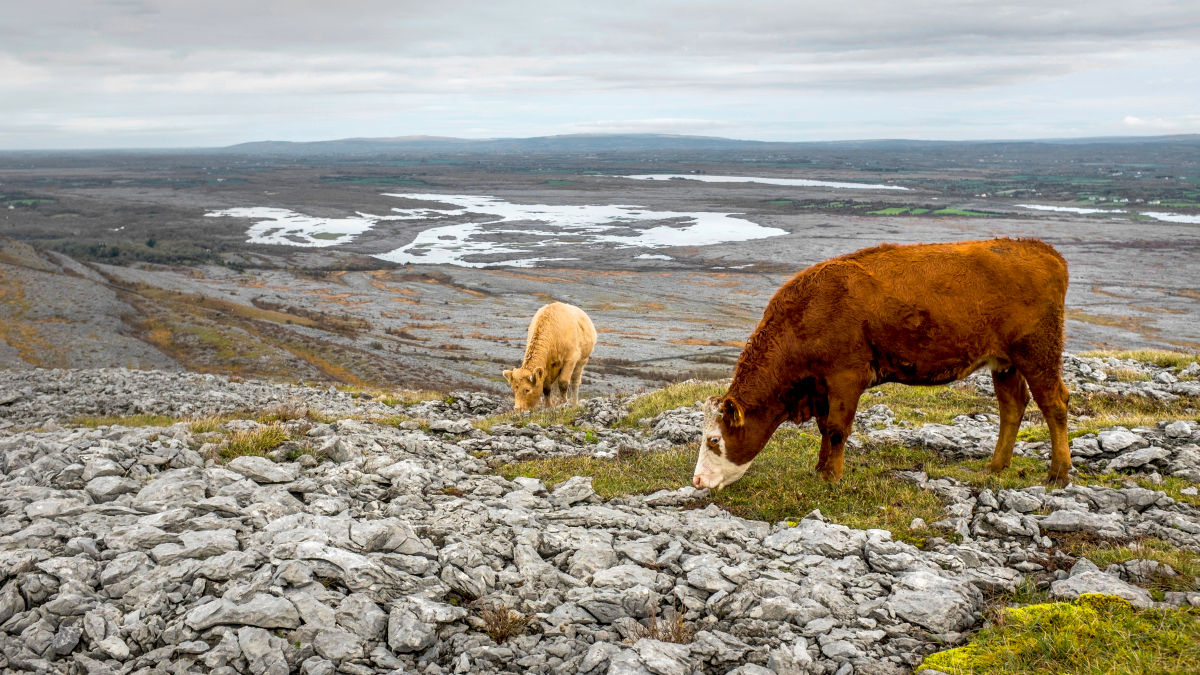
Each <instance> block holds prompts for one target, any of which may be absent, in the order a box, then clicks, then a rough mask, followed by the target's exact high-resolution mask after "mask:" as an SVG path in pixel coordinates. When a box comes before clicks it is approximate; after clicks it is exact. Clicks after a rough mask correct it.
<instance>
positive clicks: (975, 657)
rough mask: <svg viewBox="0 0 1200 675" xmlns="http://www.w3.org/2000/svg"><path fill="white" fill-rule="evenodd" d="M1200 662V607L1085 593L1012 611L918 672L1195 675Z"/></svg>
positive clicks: (931, 658) (933, 656)
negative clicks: (1145, 605)
mask: <svg viewBox="0 0 1200 675" xmlns="http://www.w3.org/2000/svg"><path fill="white" fill-rule="evenodd" d="M1197 663H1200V610H1198V609H1196V608H1183V609H1153V608H1152V609H1137V608H1135V607H1133V606H1132V605H1130V604H1129V603H1128V602H1126V601H1125V600H1122V599H1121V598H1118V597H1116V596H1113V595H1100V594H1085V595H1081V596H1080V597H1079V599H1078V600H1076V601H1075V602H1071V603H1066V602H1055V603H1046V604H1039V605H1029V606H1027V607H1012V608H1009V609H1006V610H1005V611H1004V614H1003V618H1002V619H1001V621H1000V622H999V623H998V624H997V625H995V626H992V627H990V628H987V629H985V630H983V631H981V632H980V633H979V634H978V635H976V636H975V639H974V640H972V641H971V642H970V643H969V644H967V645H964V646H962V647H958V648H955V649H949V650H946V651H943V652H938V653H936V654H931V655H929V656H928V657H926V658H925V660H924V661H923V662H922V663H921V665H920V666H918V667H917V671H918V672H920V671H922V670H937V671H942V672H945V673H950V674H951V675H960V674H964V675H965V674H967V673H971V674H976V673H977V674H980V675H982V674H984V673H1030V674H1032V673H1192V672H1195V667H1196V664H1197Z"/></svg>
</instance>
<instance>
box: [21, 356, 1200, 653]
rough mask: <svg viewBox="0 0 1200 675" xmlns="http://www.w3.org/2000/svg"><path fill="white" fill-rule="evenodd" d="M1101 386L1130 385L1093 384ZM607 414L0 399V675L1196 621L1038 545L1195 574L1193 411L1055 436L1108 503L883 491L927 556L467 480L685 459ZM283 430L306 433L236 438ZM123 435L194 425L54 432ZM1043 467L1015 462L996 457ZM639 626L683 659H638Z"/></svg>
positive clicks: (721, 648)
mask: <svg viewBox="0 0 1200 675" xmlns="http://www.w3.org/2000/svg"><path fill="white" fill-rule="evenodd" d="M1065 362H1066V365H1067V372H1068V380H1069V386H1070V387H1071V388H1072V389H1073V390H1074V391H1092V390H1099V391H1102V392H1104V393H1108V394H1111V395H1113V396H1123V397H1128V398H1129V400H1133V399H1134V398H1135V397H1146V398H1148V399H1154V400H1168V399H1170V398H1171V397H1179V396H1195V395H1197V394H1198V393H1200V382H1197V381H1196V380H1195V379H1194V378H1195V376H1196V375H1197V374H1200V372H1198V371H1200V366H1197V365H1195V364H1193V366H1191V367H1190V369H1187V370H1184V371H1183V372H1177V371H1176V370H1175V369H1170V368H1158V367H1155V366H1151V365H1148V364H1141V363H1137V362H1131V361H1123V362H1118V361H1115V360H1101V359H1079V358H1076V357H1073V356H1067V357H1066V358H1065ZM1116 370H1120V371H1121V372H1123V373H1126V374H1128V373H1129V372H1131V371H1133V372H1135V373H1137V374H1138V376H1139V377H1138V378H1137V379H1134V380H1133V381H1121V382H1113V381H1112V380H1111V378H1110V377H1108V375H1107V374H1106V371H1107V372H1112V371H1116ZM972 382H974V383H975V384H976V386H978V387H980V388H981V389H984V390H986V389H987V387H988V386H989V384H990V382H989V380H988V379H987V378H983V377H979V376H975V377H974V378H973V379H972ZM629 403H630V399H629V398H595V399H590V400H587V401H585V403H584V409H585V410H584V413H583V414H582V415H581V416H580V417H579V418H578V419H577V420H576V422H575V426H574V427H563V426H548V427H541V426H538V425H536V424H528V425H525V426H521V425H519V424H514V423H503V422H498V423H494V424H480V421H481V420H483V419H484V418H486V417H488V416H491V415H495V414H496V413H498V412H501V411H503V410H504V409H506V408H507V407H508V405H507V402H506V401H504V400H502V399H500V398H497V397H493V396H488V395H484V394H469V393H455V394H451V395H450V396H448V397H447V398H445V399H443V400H436V401H425V402H419V403H414V404H411V405H407V406H403V407H401V408H399V409H398V408H397V407H396V406H393V405H389V404H388V403H387V402H385V401H382V400H379V399H372V398H369V397H364V396H362V395H354V394H351V393H346V392H342V391H338V390H336V389H332V388H329V389H322V388H309V387H300V386H289V385H278V384H269V383H263V382H254V381H230V380H229V379H227V378H224V377H218V376H212V375H196V374H181V373H165V372H156V371H130V370H122V369H104V370H31V371H0V473H2V481H3V488H2V491H0V652H2V653H3V656H0V668H3V669H4V670H5V671H6V672H68V673H85V672H86V673H109V672H112V673H150V672H177V673H185V672H214V673H235V672H237V673H243V672H244V673H255V674H256V675H257V674H260V673H288V672H300V673H307V674H317V673H322V674H323V673H334V672H339V673H376V672H427V673H451V672H454V673H468V672H469V673H475V672H538V673H549V672H554V673H558V672H580V673H659V674H664V675H665V674H673V673H681V674H683V673H723V672H738V673H769V672H776V673H829V674H834V673H837V674H839V675H846V674H847V673H900V672H908V671H909V670H910V669H911V668H912V667H914V666H915V665H917V664H918V663H919V662H920V661H921V659H922V658H923V656H924V655H925V654H928V653H930V652H932V651H935V650H937V649H940V648H943V647H944V646H945V645H946V644H953V643H956V642H960V641H962V640H963V639H965V637H966V635H967V634H968V633H969V632H971V631H972V630H974V629H977V628H979V627H980V626H981V625H982V624H983V622H984V620H985V617H986V615H987V612H988V611H989V602H990V599H991V598H995V597H997V596H1001V595H1003V594H1004V593H1007V592H1012V591H1013V590H1015V589H1016V588H1017V587H1018V586H1019V585H1021V584H1022V582H1023V581H1025V580H1026V579H1032V580H1034V581H1036V582H1037V583H1039V584H1040V585H1041V586H1043V587H1045V588H1047V589H1048V591H1049V594H1050V595H1051V596H1052V597H1055V598H1073V597H1076V596H1078V595H1079V594H1081V593H1085V592H1104V593H1111V594H1116V595H1120V596H1121V597H1124V598H1126V599H1128V600H1130V601H1131V602H1133V603H1134V604H1137V605H1139V606H1148V605H1152V604H1157V603H1160V602H1161V603H1163V604H1175V605H1180V604H1192V605H1197V606H1200V593H1196V592H1168V593H1166V594H1165V595H1163V596H1160V597H1161V598H1162V599H1161V600H1155V598H1154V597H1152V595H1151V594H1150V593H1149V592H1148V591H1147V590H1146V589H1145V588H1144V586H1145V585H1146V584H1145V581H1146V580H1147V579H1151V578H1155V577H1158V576H1162V575H1171V574H1175V573H1176V572H1175V571H1174V570H1171V569H1169V568H1166V567H1165V566H1164V565H1162V564H1160V563H1157V562H1155V561H1152V560H1132V561H1129V562H1126V563H1122V564H1119V565H1111V566H1109V567H1107V568H1106V569H1103V570H1102V569H1099V568H1098V567H1097V566H1096V565H1094V564H1092V563H1090V562H1089V561H1088V560H1086V559H1084V558H1080V559H1079V560H1078V561H1075V560H1074V559H1071V558H1069V557H1066V556H1065V555H1064V554H1063V553H1062V552H1061V551H1058V550H1057V549H1056V546H1055V544H1056V540H1057V539H1059V538H1060V537H1062V536H1064V535H1072V536H1094V537H1105V538H1111V539H1118V540H1127V539H1136V538H1138V537H1154V538H1157V539H1162V540H1164V541H1167V542H1170V543H1171V544H1173V545H1175V546H1177V547H1179V548H1180V549H1184V550H1187V551H1192V552H1200V507H1198V506H1197V503H1198V502H1197V501H1196V500H1195V498H1194V497H1195V495H1196V493H1197V488H1196V485H1194V484H1195V483H1197V482H1200V424H1197V423H1196V421H1195V420H1196V417H1195V414H1194V413H1193V414H1192V416H1191V417H1190V418H1188V419H1183V420H1170V421H1163V422H1160V423H1158V424H1157V425H1155V426H1147V427H1134V428H1128V429H1127V428H1120V427H1118V428H1106V429H1101V430H1099V431H1098V433H1093V434H1084V435H1081V436H1078V437H1077V438H1075V439H1074V440H1073V442H1072V455H1073V459H1074V462H1075V465H1076V467H1077V468H1079V469H1081V470H1086V471H1090V472H1098V473H1111V472H1119V473H1121V474H1124V475H1125V478H1126V480H1125V482H1124V483H1123V484H1120V485H1121V486H1120V487H1102V486H1096V485H1087V486H1084V485H1072V486H1069V487H1067V488H1066V489H1063V490H1050V491H1048V490H1046V489H1045V488H1043V487H1040V486H1034V487H1027V488H1022V489H1004V490H997V491H993V490H987V489H985V490H978V489H973V488H972V487H971V486H969V485H966V484H962V483H958V482H956V481H954V480H951V479H947V478H941V479H933V480H931V479H930V478H929V477H928V476H927V475H925V474H922V473H920V472H908V473H901V474H900V475H898V476H897V479H898V480H907V481H911V482H913V483H916V484H918V485H920V486H921V487H923V488H925V489H928V490H930V491H933V492H935V493H936V494H937V495H939V496H940V497H941V498H942V499H943V500H944V501H945V503H946V517H945V519H944V520H943V521H941V522H939V523H934V524H933V525H935V526H937V527H941V528H943V529H944V530H945V536H944V537H935V538H931V539H930V540H929V541H928V542H927V544H926V546H925V548H924V549H920V548H917V547H914V546H912V545H910V544H907V543H903V542H900V541H897V540H895V539H894V538H893V535H892V533H891V532H889V531H886V530H856V529H851V528H848V527H845V526H842V525H838V524H835V523H831V522H828V520H827V519H826V518H825V517H823V516H822V515H821V514H820V513H819V512H814V513H811V514H809V515H808V516H807V517H804V518H803V519H800V520H794V521H789V522H779V523H766V522H759V521H751V520H745V519H742V518H738V517H735V516H732V515H730V514H729V513H728V512H726V511H723V510H721V509H720V508H718V507H717V506H715V505H711V504H710V505H708V506H706V507H704V508H695V507H696V505H697V504H698V503H703V498H704V497H705V496H706V495H705V492H704V491H698V490H694V489H693V488H691V487H681V488H679V489H677V490H673V491H661V492H656V493H654V494H650V495H635V496H626V497H620V498H614V499H608V500H605V499H602V498H601V497H600V496H598V495H597V494H596V493H595V492H594V491H593V488H592V485H591V479H589V478H583V477H576V478H572V479H570V480H567V481H565V482H564V483H562V484H559V485H557V486H553V488H552V489H550V488H548V486H546V485H544V484H543V483H542V482H541V481H539V480H536V479H532V478H516V479H515V480H512V481H510V480H506V479H505V478H502V477H500V476H498V475H496V474H495V467H496V465H497V464H498V463H503V462H506V461H512V460H521V459H528V458H534V457H545V456H553V455H567V454H592V455H599V456H613V455H615V454H617V453H619V452H640V451H648V450H653V449H658V448H667V447H671V446H674V445H679V444H690V443H692V442H693V439H694V437H695V435H696V429H697V428H698V419H699V411H698V410H697V409H696V408H695V407H683V408H679V409H676V410H671V411H667V412H664V413H663V414H661V415H658V416H657V417H654V418H653V419H649V420H645V423H644V424H641V425H638V426H634V427H615V426H613V425H614V423H615V422H616V421H617V420H619V419H620V418H622V417H624V415H625V414H626V413H627V411H628V406H629ZM297 408H302V409H303V410H304V411H305V413H306V414H305V415H303V416H301V415H297V414H293V415H283V414H279V413H278V412H277V414H276V415H275V417H276V420H275V421H272V422H265V423H264V422H263V418H262V417H261V413H262V412H263V411H271V410H275V411H281V410H284V409H292V410H295V409H297ZM398 412H399V413H402V414H403V416H402V417H397V413H398ZM238 413H245V414H238ZM129 415H164V416H169V417H178V418H186V419H199V418H204V417H213V416H219V417H213V420H214V421H213V422H212V424H210V425H208V426H203V425H200V424H191V423H188V422H178V423H175V424H171V425H170V426H163V427H133V426H120V425H116V426H107V425H105V426H98V427H89V426H78V424H80V423H81V422H80V419H79V418H80V417H84V416H92V417H99V416H129ZM256 419H257V420H259V421H255V420H256ZM858 421H859V424H858V430H859V434H858V436H857V439H858V442H862V440H863V439H866V440H868V441H872V440H876V441H888V442H899V443H904V444H914V445H924V446H927V447H931V448H933V449H935V450H937V451H938V452H940V453H944V454H946V455H947V456H978V455H980V454H983V455H987V454H990V452H991V443H993V442H994V439H995V434H996V432H997V420H996V419H994V416H989V415H976V416H973V417H972V416H962V417H960V418H958V419H956V420H954V422H953V424H949V425H915V424H912V423H906V422H901V421H898V420H897V419H896V414H895V411H892V410H891V409H889V408H888V407H887V406H886V405H876V406H873V407H869V408H867V409H866V410H863V411H861V412H860V417H859V420H858ZM264 424H266V425H275V426H278V427H280V428H282V429H283V430H284V431H285V432H286V433H287V435H288V437H289V438H290V439H291V440H289V441H287V442H286V443H284V444H283V445H280V446H279V447H277V448H276V449H274V450H273V451H271V452H269V453H267V455H268V456H266V457H260V456H242V457H237V458H235V459H232V460H231V461H227V462H226V461H224V460H223V459H221V452H222V450H223V449H227V448H228V447H229V445H230V443H231V441H230V437H231V436H232V435H233V434H236V433H238V432H245V433H253V432H255V431H256V430H260V429H262V428H263V426H264ZM477 425H478V426H477ZM479 426H484V427H485V428H487V429H488V431H484V430H483V429H481V428H479ZM1044 450H1045V449H1044V448H1043V447H1042V445H1041V444H1040V443H1022V444H1021V445H1020V446H1019V448H1018V454H1025V455H1029V456H1036V455H1043V454H1044ZM485 458H486V461H485ZM686 479H687V477H686V476H684V477H681V483H683V482H685V481H686ZM1180 480H1182V481H1186V482H1187V483H1190V484H1191V485H1189V486H1188V487H1185V488H1183V489H1182V490H1181V491H1179V492H1177V493H1175V494H1177V496H1178V497H1179V498H1178V499H1176V498H1173V497H1172V496H1170V495H1168V494H1167V492H1165V491H1164V490H1165V488H1164V489H1161V490H1160V489H1153V486H1155V485H1156V484H1161V483H1164V482H1165V481H1180ZM1147 484H1148V485H1151V486H1152V487H1145V485H1147ZM800 515H803V514H797V516H800ZM506 621H507V622H508V623H509V624H511V625H510V626H509V628H510V629H511V630H509V631H508V632H511V633H512V636H511V637H507V639H505V637H506V636H505V635H503V633H504V632H505V631H504V628H505V626H504V625H502V624H504V623H505V622H506ZM655 626H657V627H658V628H659V629H663V628H664V627H666V628H672V627H676V626H678V627H681V628H683V629H684V630H683V631H682V632H685V633H690V635H684V636H682V637H683V638H684V639H683V642H682V643H675V642H669V641H662V640H659V639H654V637H646V636H647V635H650V634H651V630H650V628H652V627H655ZM489 631H490V634H489ZM665 632H666V631H662V632H656V633H653V635H654V636H655V637H666V635H665ZM689 637H690V639H687V638H689Z"/></svg>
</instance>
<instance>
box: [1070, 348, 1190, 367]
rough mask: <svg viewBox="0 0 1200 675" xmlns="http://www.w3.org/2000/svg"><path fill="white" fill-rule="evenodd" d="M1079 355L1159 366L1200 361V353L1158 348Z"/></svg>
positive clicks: (1182, 364)
mask: <svg viewBox="0 0 1200 675" xmlns="http://www.w3.org/2000/svg"><path fill="white" fill-rule="evenodd" d="M1079 356H1083V357H1087V358H1095V359H1106V358H1110V357H1111V358H1114V359H1121V360H1122V361H1141V362H1142V363H1153V364H1154V365H1156V366H1158V367H1159V368H1175V369H1176V370H1179V369H1182V368H1186V367H1187V366H1188V364H1191V363H1194V362H1196V361H1200V354H1185V353H1183V352H1168V351H1162V350H1158V349H1137V350H1132V351H1123V352H1110V351H1092V352H1083V353H1082V354H1080V355H1079Z"/></svg>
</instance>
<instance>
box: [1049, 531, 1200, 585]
mask: <svg viewBox="0 0 1200 675" xmlns="http://www.w3.org/2000/svg"><path fill="white" fill-rule="evenodd" d="M1067 552H1068V553H1070V554H1071V555H1074V556H1077V557H1081V558H1087V559H1088V560H1091V561H1092V562H1094V563H1096V565H1097V566H1098V567H1099V568H1100V569H1104V568H1105V567H1108V566H1109V565H1113V564H1117V565H1119V564H1121V563H1124V562H1128V561H1130V560H1139V559H1142V560H1153V561H1155V562H1159V563H1162V564H1164V565H1169V566H1170V567H1171V568H1172V569H1174V570H1175V571H1176V572H1178V573H1179V574H1178V575H1176V576H1173V577H1169V576H1159V577H1156V578H1154V579H1152V580H1151V581H1150V583H1149V584H1147V588H1149V589H1150V590H1154V591H1195V590H1200V583H1198V582H1197V577H1200V554H1197V553H1195V552H1192V551H1183V550H1180V549H1178V548H1175V546H1173V545H1172V544H1171V543H1170V542H1166V541H1163V540H1162V539H1141V540H1138V541H1132V542H1129V543H1128V544H1124V545H1120V546H1111V545H1108V543H1107V542H1101V541H1080V542H1077V543H1075V544H1074V545H1072V546H1068V547H1067Z"/></svg>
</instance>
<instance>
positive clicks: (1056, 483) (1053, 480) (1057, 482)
mask: <svg viewBox="0 0 1200 675" xmlns="http://www.w3.org/2000/svg"><path fill="white" fill-rule="evenodd" d="M1070 484H1071V477H1070V476H1068V475H1066V474H1062V475H1055V474H1050V475H1049V476H1046V487H1048V488H1065V487H1067V486H1068V485H1070Z"/></svg>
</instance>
